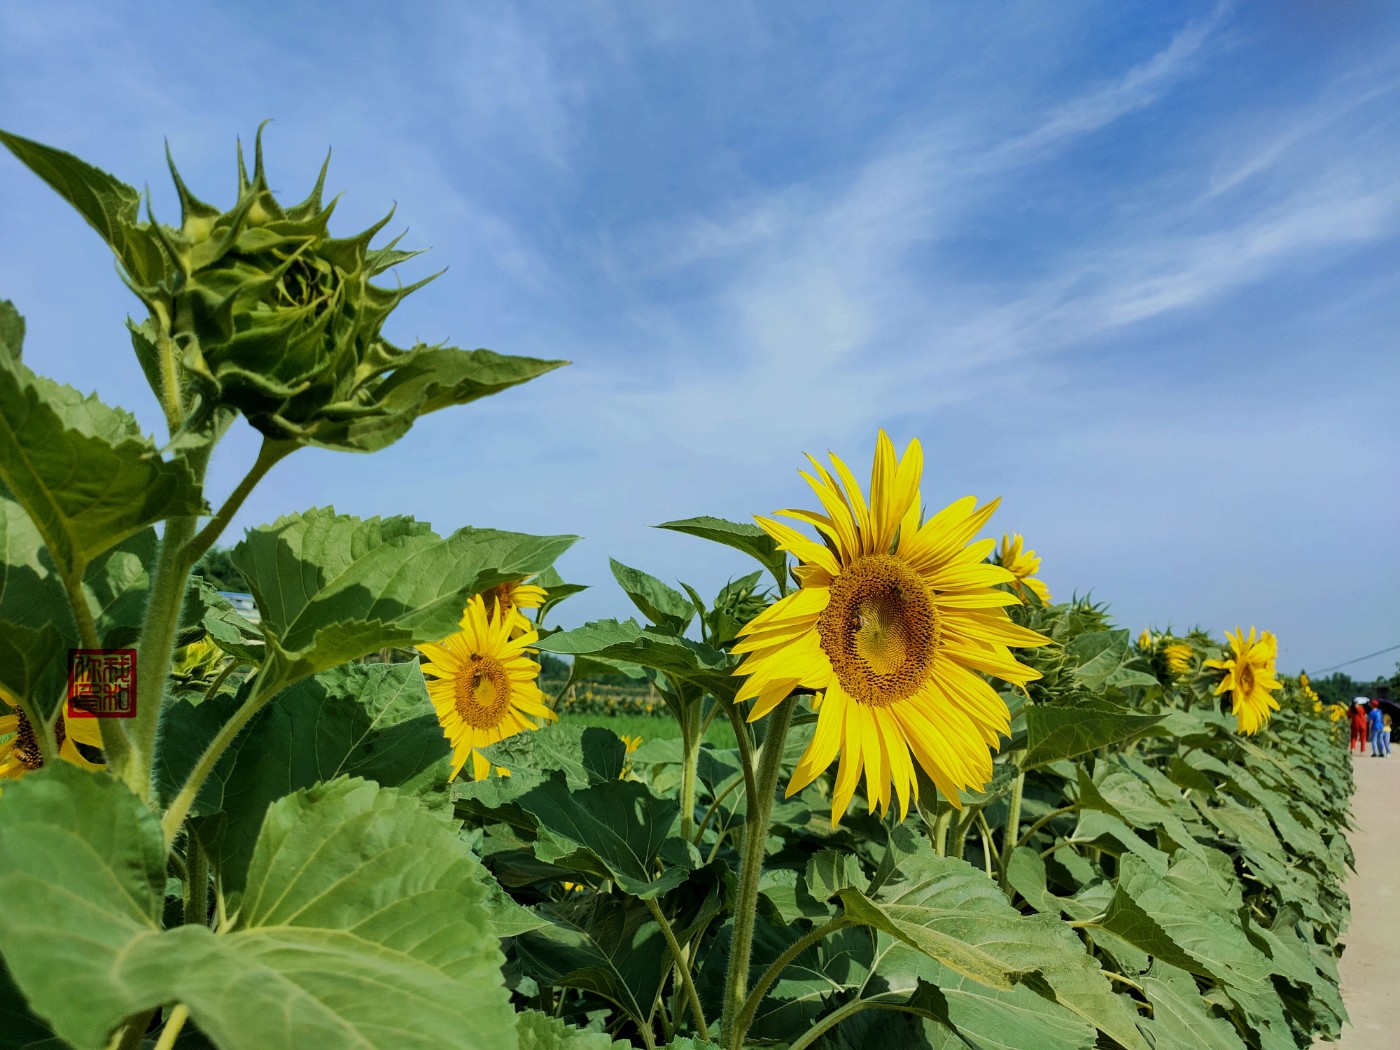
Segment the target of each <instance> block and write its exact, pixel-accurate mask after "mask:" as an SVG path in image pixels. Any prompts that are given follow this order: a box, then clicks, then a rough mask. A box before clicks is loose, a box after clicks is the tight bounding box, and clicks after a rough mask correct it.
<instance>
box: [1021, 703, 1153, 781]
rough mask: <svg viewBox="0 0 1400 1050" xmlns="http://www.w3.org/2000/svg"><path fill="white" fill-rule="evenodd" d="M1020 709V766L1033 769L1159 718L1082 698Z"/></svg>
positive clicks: (1141, 729)
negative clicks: (1067, 703) (1022, 739)
mask: <svg viewBox="0 0 1400 1050" xmlns="http://www.w3.org/2000/svg"><path fill="white" fill-rule="evenodd" d="M1024 711H1025V716H1026V751H1025V754H1024V755H1023V756H1022V758H1021V767H1022V768H1023V769H1036V768H1038V767H1040V766H1047V765H1049V764H1050V763H1051V762H1058V761H1060V760H1061V759H1066V758H1074V757H1076V756H1077V755H1083V754H1086V753H1088V752H1090V751H1093V750H1095V749H1097V748H1100V747H1105V746H1107V745H1109V744H1116V743H1120V742H1122V741H1125V740H1132V739H1134V738H1136V737H1138V736H1141V735H1142V734H1143V733H1145V732H1146V731H1147V730H1148V729H1150V728H1152V727H1153V726H1154V725H1156V724H1157V723H1158V722H1160V721H1161V720H1162V716H1161V715H1144V714H1136V713H1134V712H1132V711H1129V710H1127V709H1126V708H1121V707H1117V706H1115V705H1113V704H1110V703H1107V702H1106V701H1102V700H1084V701H1081V702H1079V703H1076V704H1075V705H1074V706H1073V707H1055V706H1049V705H1046V704H1034V705H1030V704H1028V705H1027V706H1026V707H1025V708H1024Z"/></svg>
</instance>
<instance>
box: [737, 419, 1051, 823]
mask: <svg viewBox="0 0 1400 1050" xmlns="http://www.w3.org/2000/svg"><path fill="white" fill-rule="evenodd" d="M808 458H809V459H811V462H812V467H813V473H812V474H807V473H805V472H804V473H803V475H802V476H803V477H804V478H806V480H807V482H808V483H809V484H810V485H811V486H812V489H813V491H814V492H815V493H816V496H817V499H818V500H819V501H820V502H821V505H822V508H823V510H824V511H825V513H819V512H816V511H807V510H785V511H780V512H779V513H780V514H781V515H783V516H784V517H788V518H792V519H794V520H796V521H799V522H802V523H804V524H807V525H810V526H812V527H814V528H815V529H816V530H817V532H818V534H819V535H820V537H821V542H817V541H814V540H812V539H809V538H808V537H806V536H804V535H803V534H802V533H800V532H798V531H797V530H796V529H794V528H792V527H790V526H788V525H785V524H782V523H780V522H777V521H773V520H771V519H768V518H755V521H757V522H758V524H759V526H760V527H761V528H763V530H764V531H765V532H767V533H768V534H769V535H770V536H772V537H773V538H774V539H775V540H776V541H777V543H778V546H779V547H780V548H781V549H782V550H785V551H787V552H789V553H790V554H792V555H794V556H795V557H796V558H797V561H798V564H797V566H796V567H795V569H794V570H793V575H794V577H795V578H796V579H797V580H798V582H799V583H800V584H801V586H800V588H799V589H798V590H797V591H796V592H794V593H793V594H791V595H789V596H788V597H786V598H784V599H782V600H781V601H779V602H777V603H776V604H774V605H772V606H770V607H769V608H768V609H766V610H765V611H764V612H762V613H761V614H759V615H758V616H757V617H755V618H754V619H753V620H752V621H751V622H750V623H749V624H748V625H747V626H746V627H745V628H744V629H743V631H742V632H741V639H740V641H739V643H738V644H737V645H735V647H734V651H735V652H736V653H739V654H742V655H743V657H744V659H743V661H742V663H741V664H740V666H739V668H738V669H737V671H736V672H735V673H736V674H740V675H744V676H746V677H747V679H748V680H747V681H746V682H745V683H744V684H743V686H742V687H741V688H740V689H739V691H738V694H737V696H736V701H740V702H741V701H744V700H749V699H752V700H754V705H753V709H752V710H751V711H750V712H749V716H748V718H749V721H754V720H756V719H759V718H762V717H763V716H764V715H766V714H767V713H768V712H770V711H771V710H772V709H773V708H774V707H776V706H777V704H778V703H780V702H781V701H782V700H783V699H784V698H786V697H787V696H788V695H789V694H791V693H792V692H793V691H794V690H798V689H802V690H811V691H813V692H815V693H818V694H820V695H821V701H820V703H819V704H814V706H815V707H816V708H817V711H818V716H817V727H816V732H815V735H814V736H813V738H812V742H811V744H810V745H809V746H808V747H807V749H806V751H805V752H804V753H803V755H802V757H801V759H800V760H799V761H798V764H797V768H796V770H795V771H794V774H793V777H792V780H791V781H790V783H789V784H788V788H787V793H788V795H792V794H794V793H796V792H798V791H800V790H802V789H803V788H804V787H806V786H807V785H808V784H810V783H811V782H812V781H814V780H815V779H816V778H817V777H818V776H820V775H821V774H822V773H823V772H824V771H825V770H826V769H827V768H828V767H829V766H830V765H831V763H832V762H833V761H835V760H836V759H837V757H838V755H839V756H840V765H839V766H838V768H837V773H836V786H835V793H834V796H833V800H832V823H833V824H836V823H838V822H839V821H840V819H841V817H842V816H844V815H845V813H846V811H847V809H848V808H849V806H850V803H851V798H852V796H853V795H854V793H855V788H856V784H857V782H858V781H859V780H860V777H861V774H862V772H863V773H864V775H865V788H866V795H867V798H868V802H869V805H870V807H871V808H872V809H878V810H879V811H880V812H882V813H883V812H885V811H886V809H887V808H888V806H889V804H890V802H891V800H892V797H893V798H897V799H898V801H899V809H900V815H901V818H902V817H903V816H905V815H907V813H908V810H909V806H910V803H911V802H912V801H914V800H916V799H917V797H918V781H917V779H916V777H915V772H914V763H915V762H917V763H918V764H919V766H920V767H922V768H923V770H924V771H925V772H926V773H927V774H928V775H929V777H930V778H931V779H932V780H933V782H934V784H935V785H937V787H938V789H939V791H941V792H942V793H943V795H944V796H945V797H947V798H948V800H949V801H950V802H952V803H953V805H955V806H956V805H960V800H959V797H958V791H959V790H960V789H962V788H966V787H974V788H980V787H981V786H983V785H984V784H986V782H987V781H988V780H989V779H990V778H991V775H992V760H991V750H992V749H994V748H996V747H997V746H998V745H999V740H1000V737H1001V736H1003V735H1005V734H1006V733H1007V732H1008V730H1009V727H1010V714H1009V712H1008V710H1007V706H1006V703H1005V701H1004V700H1002V698H1001V697H1000V696H998V695H997V693H996V691H995V690H994V689H993V688H992V686H991V685H990V684H989V683H988V682H987V681H986V679H985V678H983V677H982V675H983V674H987V675H991V676H994V677H996V678H1000V679H1002V680H1003V681H1006V682H1010V683H1012V684H1014V685H1024V684H1025V683H1026V682H1029V681H1032V680H1034V679H1036V678H1039V677H1040V673H1039V672H1038V671H1035V670H1033V669H1032V668H1029V667H1027V666H1025V665H1024V664H1022V663H1019V662H1018V661H1017V660H1016V659H1015V657H1014V656H1013V655H1012V654H1011V648H1012V647H1024V646H1038V645H1045V644H1048V643H1049V641H1050V639H1048V638H1046V637H1045V636H1043V635H1041V634H1037V633H1036V632H1034V631H1031V630H1027V629H1026V628H1023V627H1019V626H1017V625H1016V624H1014V623H1012V622H1011V619H1010V618H1009V617H1008V616H1007V614H1006V611H1005V606H1007V605H1015V604H1018V599H1017V598H1016V596H1015V595H1014V594H1010V593H1008V592H1007V591H1005V590H1003V589H1001V588H1000V587H999V586H998V585H999V584H1008V583H1012V582H1013V581H1014V580H1015V576H1014V574H1013V573H1012V571H1011V570H1010V569H1008V568H1005V567H1003V566H1000V565H993V564H989V563H988V561H987V556H988V555H989V554H990V553H991V550H992V547H993V545H994V544H995V541H994V540H990V539H988V540H977V541H975V542H974V540H973V537H975V536H976V535H977V533H978V532H980V531H981V530H982V528H983V527H984V526H985V525H986V523H987V520H988V519H989V518H990V517H991V515H992V512H993V511H994V510H995V509H996V501H993V502H992V503H989V504H986V505H984V506H982V507H978V506H977V503H976V500H975V499H974V498H973V497H970V496H969V497H966V498H964V499H961V500H958V501H957V502H956V503H953V504H952V505H951V506H949V507H946V508H945V509H944V510H942V511H940V512H939V513H938V514H935V515H934V516H933V517H931V518H928V519H927V520H925V519H923V517H922V515H921V506H922V504H921V501H920V498H919V481H920V475H921V474H922V470H923V454H922V450H921V448H920V446H919V443H918V442H917V441H913V442H911V443H910V444H909V447H908V448H907V449H906V450H905V452H904V455H903V456H902V457H897V456H896V454H895V450H894V446H893V445H892V444H891V442H890V439H889V437H888V436H887V435H886V434H885V432H884V431H883V430H882V431H881V432H880V434H879V438H878V441H877V446H876V451H875V462H874V468H873V471H872V474H871V480H870V501H869V503H867V502H866V500H865V497H864V495H863V494H862V492H861V489H860V486H859V484H858V483H857V482H856V480H855V478H854V477H853V476H852V474H851V472H850V470H849V469H848V468H847V467H846V464H845V463H843V462H842V461H841V460H840V459H838V458H837V457H836V456H835V455H832V457H831V460H832V465H833V467H834V470H835V475H834V476H833V474H832V473H831V472H829V471H827V469H826V468H825V467H823V466H822V465H821V464H820V463H819V462H817V460H816V459H814V458H812V457H810V456H809V457H808Z"/></svg>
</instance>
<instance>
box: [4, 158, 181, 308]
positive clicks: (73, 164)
mask: <svg viewBox="0 0 1400 1050" xmlns="http://www.w3.org/2000/svg"><path fill="white" fill-rule="evenodd" d="M0 143H4V145H5V146H6V147H7V148H8V149H9V151H10V152H11V153H13V154H14V155H15V156H16V157H18V158H19V159H20V161H21V162H23V163H24V165H25V166H26V167H28V168H29V170H30V171H32V172H34V174H35V175H38V176H39V178H41V179H43V180H44V181H45V182H47V183H48V184H49V185H50V186H52V187H53V189H54V190H55V191H56V192H57V193H58V195H59V196H60V197H62V198H63V199H64V200H66V201H67V202H68V203H69V204H71V205H72V206H73V207H74V208H75V209H76V210H77V212H78V214H79V215H81V216H82V217H83V218H84V219H86V220H87V222H88V225H89V226H91V227H92V228H93V229H94V230H96V231H97V232H98V235H99V236H101V238H102V239H103V240H104V241H106V242H107V246H108V247H110V248H111V249H112V252H113V254H115V255H116V257H117V259H118V260H119V261H120V262H121V264H122V267H123V268H124V269H125V270H126V272H127V274H128V275H129V276H130V277H131V279H132V280H133V281H135V282H136V283H137V284H138V285H149V284H151V283H152V282H153V281H154V280H155V279H156V278H157V277H158V276H159V275H160V274H161V272H162V271H163V270H164V268H165V264H164V253H163V252H162V251H161V248H160V244H159V242H158V241H157V240H156V238H155V237H154V236H153V235H152V234H151V233H150V232H149V231H150V227H149V226H148V225H147V224H146V223H144V222H140V221H139V216H140V212H139V209H140V204H141V195H140V194H139V193H138V192H137V191H136V190H135V189H134V188H133V187H131V186H128V185H127V184H126V183H124V182H121V181H119V180H117V179H115V178H113V177H112V176H111V175H108V174H107V173H106V172H105V171H101V170H99V169H97V168H94V167H93V166H92V165H91V164H88V163H86V162H85V161H81V160H79V159H78V158H77V157H75V156H73V155H72V154H71V153H65V152H64V151H62V150H58V149H54V148H53V147H52V146H45V145H43V144H41V143H38V142H33V141H31V140H30V139H26V138H21V137H20V136H18V135H13V134H11V133H9V132H7V131H0Z"/></svg>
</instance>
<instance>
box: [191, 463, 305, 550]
mask: <svg viewBox="0 0 1400 1050" xmlns="http://www.w3.org/2000/svg"><path fill="white" fill-rule="evenodd" d="M296 448H297V445H296V443H295V442H293V441H274V440H273V439H272V438H268V437H265V438H263V442H262V444H261V445H260V446H258V457H257V459H255V460H253V465H252V466H251V467H249V468H248V473H247V474H245V475H243V480H242V481H240V482H239V483H238V486H237V487H236V488H235V489H234V490H233V491H232V492H230V493H229V495H228V499H226V500H224V505H223V506H222V507H220V508H219V510H218V513H216V514H215V515H214V516H213V517H212V518H210V519H209V521H208V523H207V524H205V526H204V528H202V529H200V530H199V534H198V535H197V536H195V537H194V538H193V539H192V540H190V542H189V544H188V546H186V548H185V551H184V555H185V560H186V561H188V562H189V564H190V565H191V566H193V565H194V564H195V562H197V561H199V559H200V558H201V557H203V556H204V552H205V551H207V550H208V549H209V548H210V547H212V546H213V545H214V543H215V542H216V541H217V540H218V538H219V537H220V536H222V535H223V532H224V529H226V528H228V523H229V522H230V521H232V520H233V516H234V515H235V514H237V513H238V510H239V508H240V507H242V506H243V501H244V500H246V499H247V498H248V493H250V492H252V491H253V489H254V488H255V487H257V484H258V482H260V481H261V480H262V479H263V478H265V477H266V476H267V472H268V471H269V470H271V469H272V468H273V467H274V466H276V465H277V464H278V463H279V462H281V461H282V460H283V459H285V458H286V457H287V456H289V455H291V454H292V453H293V452H294V451H295V450H296Z"/></svg>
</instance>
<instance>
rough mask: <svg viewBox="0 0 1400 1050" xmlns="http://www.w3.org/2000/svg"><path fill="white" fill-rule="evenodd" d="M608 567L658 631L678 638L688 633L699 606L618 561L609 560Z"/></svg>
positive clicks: (656, 580)
mask: <svg viewBox="0 0 1400 1050" xmlns="http://www.w3.org/2000/svg"><path fill="white" fill-rule="evenodd" d="M608 565H610V566H611V567H612V574H613V578H614V579H615V580H617V582H618V584H619V585H620V586H621V587H622V589H623V591H625V592H626V594H627V597H629V598H631V599H632V604H633V605H635V606H636V607H637V608H638V609H640V610H641V611H642V615H643V616H645V617H646V618H647V619H648V620H649V621H650V622H651V623H653V624H655V625H656V626H657V627H664V628H666V629H667V630H670V631H674V632H675V633H676V634H683V633H685V629H686V628H687V627H689V626H690V621H691V620H693V619H694V618H695V613H696V608H695V605H694V604H693V603H692V602H691V600H690V599H689V598H687V597H686V596H685V595H684V594H682V593H681V592H680V591H678V590H676V589H675V588H674V587H669V586H667V585H666V584H664V583H662V582H661V581H660V580H658V579H657V578H656V577H655V576H651V575H649V574H647V573H645V572H642V570H641V569H634V568H632V567H631V566H628V565H623V564H622V562H620V561H618V560H617V559H616V558H609V559H608Z"/></svg>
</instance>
